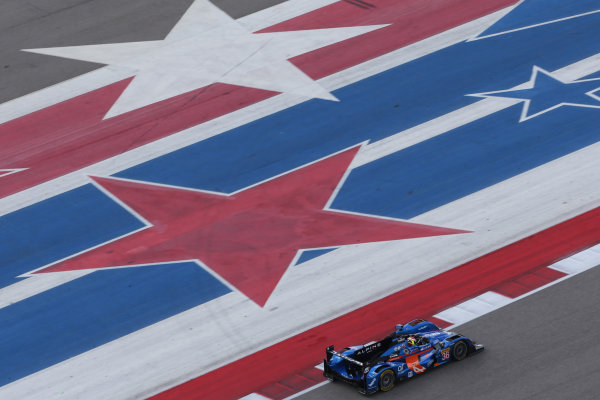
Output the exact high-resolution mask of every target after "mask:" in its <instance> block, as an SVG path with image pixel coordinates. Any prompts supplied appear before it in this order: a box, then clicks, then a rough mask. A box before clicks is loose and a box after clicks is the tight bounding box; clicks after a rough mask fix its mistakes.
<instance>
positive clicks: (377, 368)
mask: <svg viewBox="0 0 600 400" xmlns="http://www.w3.org/2000/svg"><path fill="white" fill-rule="evenodd" d="M482 350H483V345H481V344H477V343H475V342H473V341H472V340H471V339H469V338H467V337H465V336H462V335H459V334H456V333H454V332H446V331H445V330H443V329H441V328H439V327H438V326H436V325H435V324H433V323H431V322H429V321H425V320H422V319H416V320H414V321H411V322H409V323H408V324H406V325H396V329H395V331H394V332H393V333H392V334H390V335H389V336H387V337H386V338H385V339H383V340H380V341H379V342H371V343H367V344H365V345H362V346H353V347H346V348H345V349H344V350H343V351H341V352H337V351H335V350H334V347H333V346H329V347H328V348H327V349H326V351H325V352H326V358H325V360H324V361H323V367H324V368H323V374H324V375H325V376H326V377H327V378H329V379H330V380H332V381H335V380H341V381H344V382H348V383H351V384H353V385H355V386H357V387H358V391H359V392H360V393H363V394H372V393H375V392H377V391H378V390H381V391H384V392H387V391H388V390H390V389H392V388H393V387H394V385H395V383H396V380H398V379H400V380H403V379H408V378H412V377H413V376H415V375H417V374H421V373H423V372H425V371H427V370H428V369H430V368H434V367H438V366H440V365H444V364H446V363H448V362H450V361H452V360H456V361H460V360H463V359H465V358H466V357H467V356H468V355H469V354H472V353H476V352H479V351H482Z"/></svg>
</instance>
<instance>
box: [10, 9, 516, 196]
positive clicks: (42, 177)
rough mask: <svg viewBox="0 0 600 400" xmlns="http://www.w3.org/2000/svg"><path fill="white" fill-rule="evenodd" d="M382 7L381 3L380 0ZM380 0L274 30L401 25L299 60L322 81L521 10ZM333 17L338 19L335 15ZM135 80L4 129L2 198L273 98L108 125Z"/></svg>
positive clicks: (193, 106) (222, 99)
mask: <svg viewBox="0 0 600 400" xmlns="http://www.w3.org/2000/svg"><path fill="white" fill-rule="evenodd" d="M373 1H375V0H373ZM420 2H422V0H405V1H398V0H380V1H375V3H374V4H375V5H376V7H375V8H373V9H372V10H370V11H368V12H365V10H364V9H361V8H359V7H356V6H352V5H350V4H348V3H345V2H340V3H336V4H333V5H331V6H329V7H324V8H323V9H321V10H317V11H315V12H313V13H309V14H306V15H305V16H302V17H298V18H294V19H292V20H290V21H289V22H286V23H283V24H280V25H277V26H276V27H274V28H272V29H269V31H273V30H286V29H288V30H289V29H294V30H295V29H299V30H302V29H311V28H322V27H336V26H355V25H369V24H380V23H393V25H391V26H390V27H388V28H385V29H381V30H378V31H376V33H371V34H367V35H363V36H361V37H357V38H355V39H351V40H347V41H344V42H341V43H339V44H335V45H331V46H328V47H326V48H323V49H320V50H317V51H313V52H310V53H307V54H305V55H301V56H298V57H296V58H294V59H293V60H292V61H293V62H294V63H295V64H296V65H297V66H298V67H300V68H301V69H303V70H304V71H305V72H307V73H308V74H309V75H310V76H312V77H314V78H320V77H323V76H327V75H330V74H332V73H334V72H338V71H340V70H342V69H345V68H348V67H349V66H351V65H354V64H356V63H359V62H362V61H365V60H367V59H370V58H373V57H375V56H378V55H381V54H384V53H386V52H388V51H391V50H395V49H397V48H399V47H402V46H405V45H408V44H411V43H414V42H415V41H418V40H421V39H423V38H425V37H427V36H429V35H432V34H435V33H439V32H442V31H444V30H446V29H449V28H452V27H455V26H457V25H461V24H463V23H465V22H468V21H470V20H471V19H473V18H477V17H480V16H483V15H485V14H488V13H490V12H492V11H495V10H497V9H499V8H502V7H505V6H507V5H510V4H513V3H514V2H515V0H487V1H482V0H435V1H430V2H429V3H428V4H427V7H423V6H422V4H420ZM332 13H333V14H332ZM128 82H129V80H125V81H122V82H117V83H115V84H112V85H109V86H106V87H104V88H101V89H98V90H95V91H93V92H90V93H87V94H84V95H81V96H78V97H76V98H73V99H70V100H68V101H65V102H62V103H60V104H57V105H55V106H52V107H48V108H46V109H43V110H40V111H37V112H34V113H32V114H29V115H26V116H24V117H21V118H18V119H16V120H13V121H9V122H7V123H4V124H1V125H0V137H2V147H1V148H0V169H2V168H29V169H28V170H27V171H23V172H20V173H19V174H13V175H8V176H6V177H3V179H2V185H1V186H0V197H5V196H8V195H10V194H13V193H16V192H19V191H21V190H24V189H26V188H29V187H32V186H35V185H38V184H40V183H42V182H45V181H48V180H51V179H54V178H57V177H59V176H62V175H64V174H67V173H69V172H73V171H76V170H78V169H81V168H83V167H85V166H88V165H91V164H93V163H96V162H99V161H102V160H104V159H106V158H109V157H112V156H115V155H117V154H121V153H123V152H126V151H128V150H131V149H134V148H136V147H139V146H141V145H144V144H147V143H150V142H152V141H155V140H158V139H161V138H164V137H166V136H169V135H172V134H173V133H176V132H179V131H181V130H183V129H186V128H189V127H191V126H195V125H198V124H200V123H203V122H206V121H208V120H211V119H214V118H216V117H219V116H221V115H225V114H228V113H230V112H233V111H235V110H238V109H241V108H244V107H246V106H248V105H251V104H254V103H256V102H259V101H261V100H264V99H266V98H268V97H271V96H272V95H273V93H272V92H267V91H262V90H257V89H250V88H244V87H237V86H230V85H225V84H214V85H211V86H208V87H205V88H202V89H199V90H196V91H193V92H190V93H186V94H184V95H181V96H177V97H174V98H171V99H168V100H165V101H162V102H159V103H156V104H153V105H151V106H148V107H144V108H142V109H139V110H135V111H132V112H129V113H126V114H123V115H120V116H117V117H114V118H110V119H108V120H105V121H103V120H102V117H103V116H104V115H105V114H106V112H107V111H108V110H109V109H110V107H111V105H112V104H113V103H114V102H115V100H116V99H117V98H118V96H119V95H120V93H121V92H122V91H123V90H124V89H125V87H126V86H127V84H128Z"/></svg>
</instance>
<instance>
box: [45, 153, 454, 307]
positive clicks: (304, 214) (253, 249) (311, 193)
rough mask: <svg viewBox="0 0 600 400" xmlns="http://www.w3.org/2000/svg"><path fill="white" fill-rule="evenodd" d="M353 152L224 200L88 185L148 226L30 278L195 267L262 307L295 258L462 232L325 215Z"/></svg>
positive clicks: (133, 186)
mask: <svg viewBox="0 0 600 400" xmlns="http://www.w3.org/2000/svg"><path fill="white" fill-rule="evenodd" d="M358 149H359V147H355V148H352V149H349V150H346V151H343V152H341V153H338V154H335V155H333V156H330V157H328V158H325V159H323V160H320V161H317V162H314V163H312V164H309V165H306V166H304V167H302V168H300V169H297V170H295V171H292V172H289V173H287V174H285V175H281V176H278V177H275V178H273V179H271V180H268V181H266V182H263V183H260V184H258V185H255V186H252V187H249V188H246V189H245V190H242V191H239V192H236V193H233V194H230V195H221V194H215V193H207V192H203V191H198V190H191V189H185V188H173V187H167V186H162V185H156V184H149V183H143V182H132V181H129V180H121V179H114V178H97V177H95V178H92V179H94V181H96V183H97V184H99V185H100V186H101V187H102V188H103V189H104V190H106V191H107V192H109V193H111V194H112V195H113V196H115V197H116V198H118V199H119V200H120V201H121V202H123V203H124V204H126V205H127V206H128V207H129V208H131V209H132V210H134V211H135V212H136V213H137V214H138V215H140V216H141V217H142V218H144V219H145V220H146V221H147V222H148V227H146V228H144V229H142V230H139V231H137V232H134V233H132V234H130V235H128V236H126V237H123V238H120V239H117V240H114V241H112V242H109V243H106V244H104V245H101V246H99V247H96V248H93V249H91V250H89V251H86V252H84V253H81V254H78V255H76V256H74V257H71V258H69V259H66V260H63V261H60V262H58V263H56V264H53V265H50V266H48V267H46V268H43V269H41V270H39V271H37V272H56V271H71V270H80V269H98V268H108V267H122V266H133V265H144V264H157V263H165V262H176V261H184V260H194V261H198V262H199V263H201V264H202V265H204V266H205V267H207V268H209V269H210V270H212V271H213V272H214V273H216V274H217V275H219V276H220V277H221V278H222V279H224V280H225V281H227V282H228V283H229V284H230V285H231V286H233V287H234V288H236V289H237V290H239V291H240V292H242V293H244V294H245V295H246V296H248V297H249V298H250V299H252V300H253V301H254V302H256V303H257V304H258V305H260V306H264V304H265V303H266V301H267V300H268V298H269V296H270V295H271V293H272V292H273V290H274V289H275V287H276V286H277V283H278V282H279V280H280V279H281V277H282V276H283V274H284V273H285V271H286V270H287V268H288V267H289V266H290V264H291V263H292V262H293V260H294V258H295V256H296V254H297V252H298V251H299V250H302V249H311V248H322V247H335V246H341V245H348V244H357V243H365V242H378V241H388V240H398V239H406V238H415V237H425V236H438V235H449V234H455V233H465V231H461V230H455V229H447V228H440V227H434V226H427V225H421V224H414V223H410V222H405V221H398V220H394V219H389V218H381V217H375V216H365V215H356V214H350V213H347V212H342V211H333V210H329V209H324V208H325V207H326V205H327V203H328V201H329V199H330V197H332V194H333V192H334V191H335V189H336V187H337V186H338V185H339V184H340V181H341V180H342V178H343V177H344V174H345V172H346V170H347V169H348V166H349V165H350V163H351V161H352V159H353V158H354V156H355V155H356V153H357V152H358Z"/></svg>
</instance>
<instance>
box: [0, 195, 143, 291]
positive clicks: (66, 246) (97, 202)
mask: <svg viewBox="0 0 600 400" xmlns="http://www.w3.org/2000/svg"><path fill="white" fill-rule="evenodd" d="M142 226H143V224H142V223H141V222H140V221H139V220H138V219H137V218H135V217H134V216H132V215H131V214H130V213H129V212H127V211H126V210H124V209H123V208H122V207H121V206H120V205H118V204H117V203H115V202H114V201H113V200H112V199H110V198H108V197H106V195H104V194H103V193H101V192H100V191H99V190H98V189H96V188H95V187H93V186H92V185H86V186H84V187H81V188H79V189H76V190H72V191H70V192H67V193H64V194H61V195H59V196H56V197H53V198H51V199H48V200H46V201H43V202H41V203H38V204H35V205H32V206H29V207H27V208H24V209H21V210H19V211H16V212H13V213H11V214H9V215H6V216H4V217H2V218H0V254H1V255H2V263H1V265H0V285H2V286H6V285H10V284H13V283H15V279H14V278H15V277H16V276H18V275H21V274H24V273H26V272H29V271H31V270H33V269H36V268H39V267H42V266H44V265H46V264H49V263H52V262H55V261H57V260H60V259H62V258H65V257H68V256H70V255H72V254H74V253H77V252H79V251H82V250H85V249H88V248H90V247H92V246H95V245H97V244H100V243H103V242H105V241H108V240H111V239H113V238H115V237H118V236H121V235H123V234H126V233H128V232H131V231H133V230H135V229H138V228H140V227H142Z"/></svg>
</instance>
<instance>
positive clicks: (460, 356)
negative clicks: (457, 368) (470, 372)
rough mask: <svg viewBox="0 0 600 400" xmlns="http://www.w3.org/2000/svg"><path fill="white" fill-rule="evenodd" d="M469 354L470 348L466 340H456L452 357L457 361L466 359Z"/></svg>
mask: <svg viewBox="0 0 600 400" xmlns="http://www.w3.org/2000/svg"><path fill="white" fill-rule="evenodd" d="M467 354H469V349H468V348H467V344H466V343H465V342H464V340H461V341H459V342H456V343H455V344H454V348H453V349H452V358H453V359H455V360H456V361H460V360H464V359H465V358H466V357H467Z"/></svg>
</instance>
